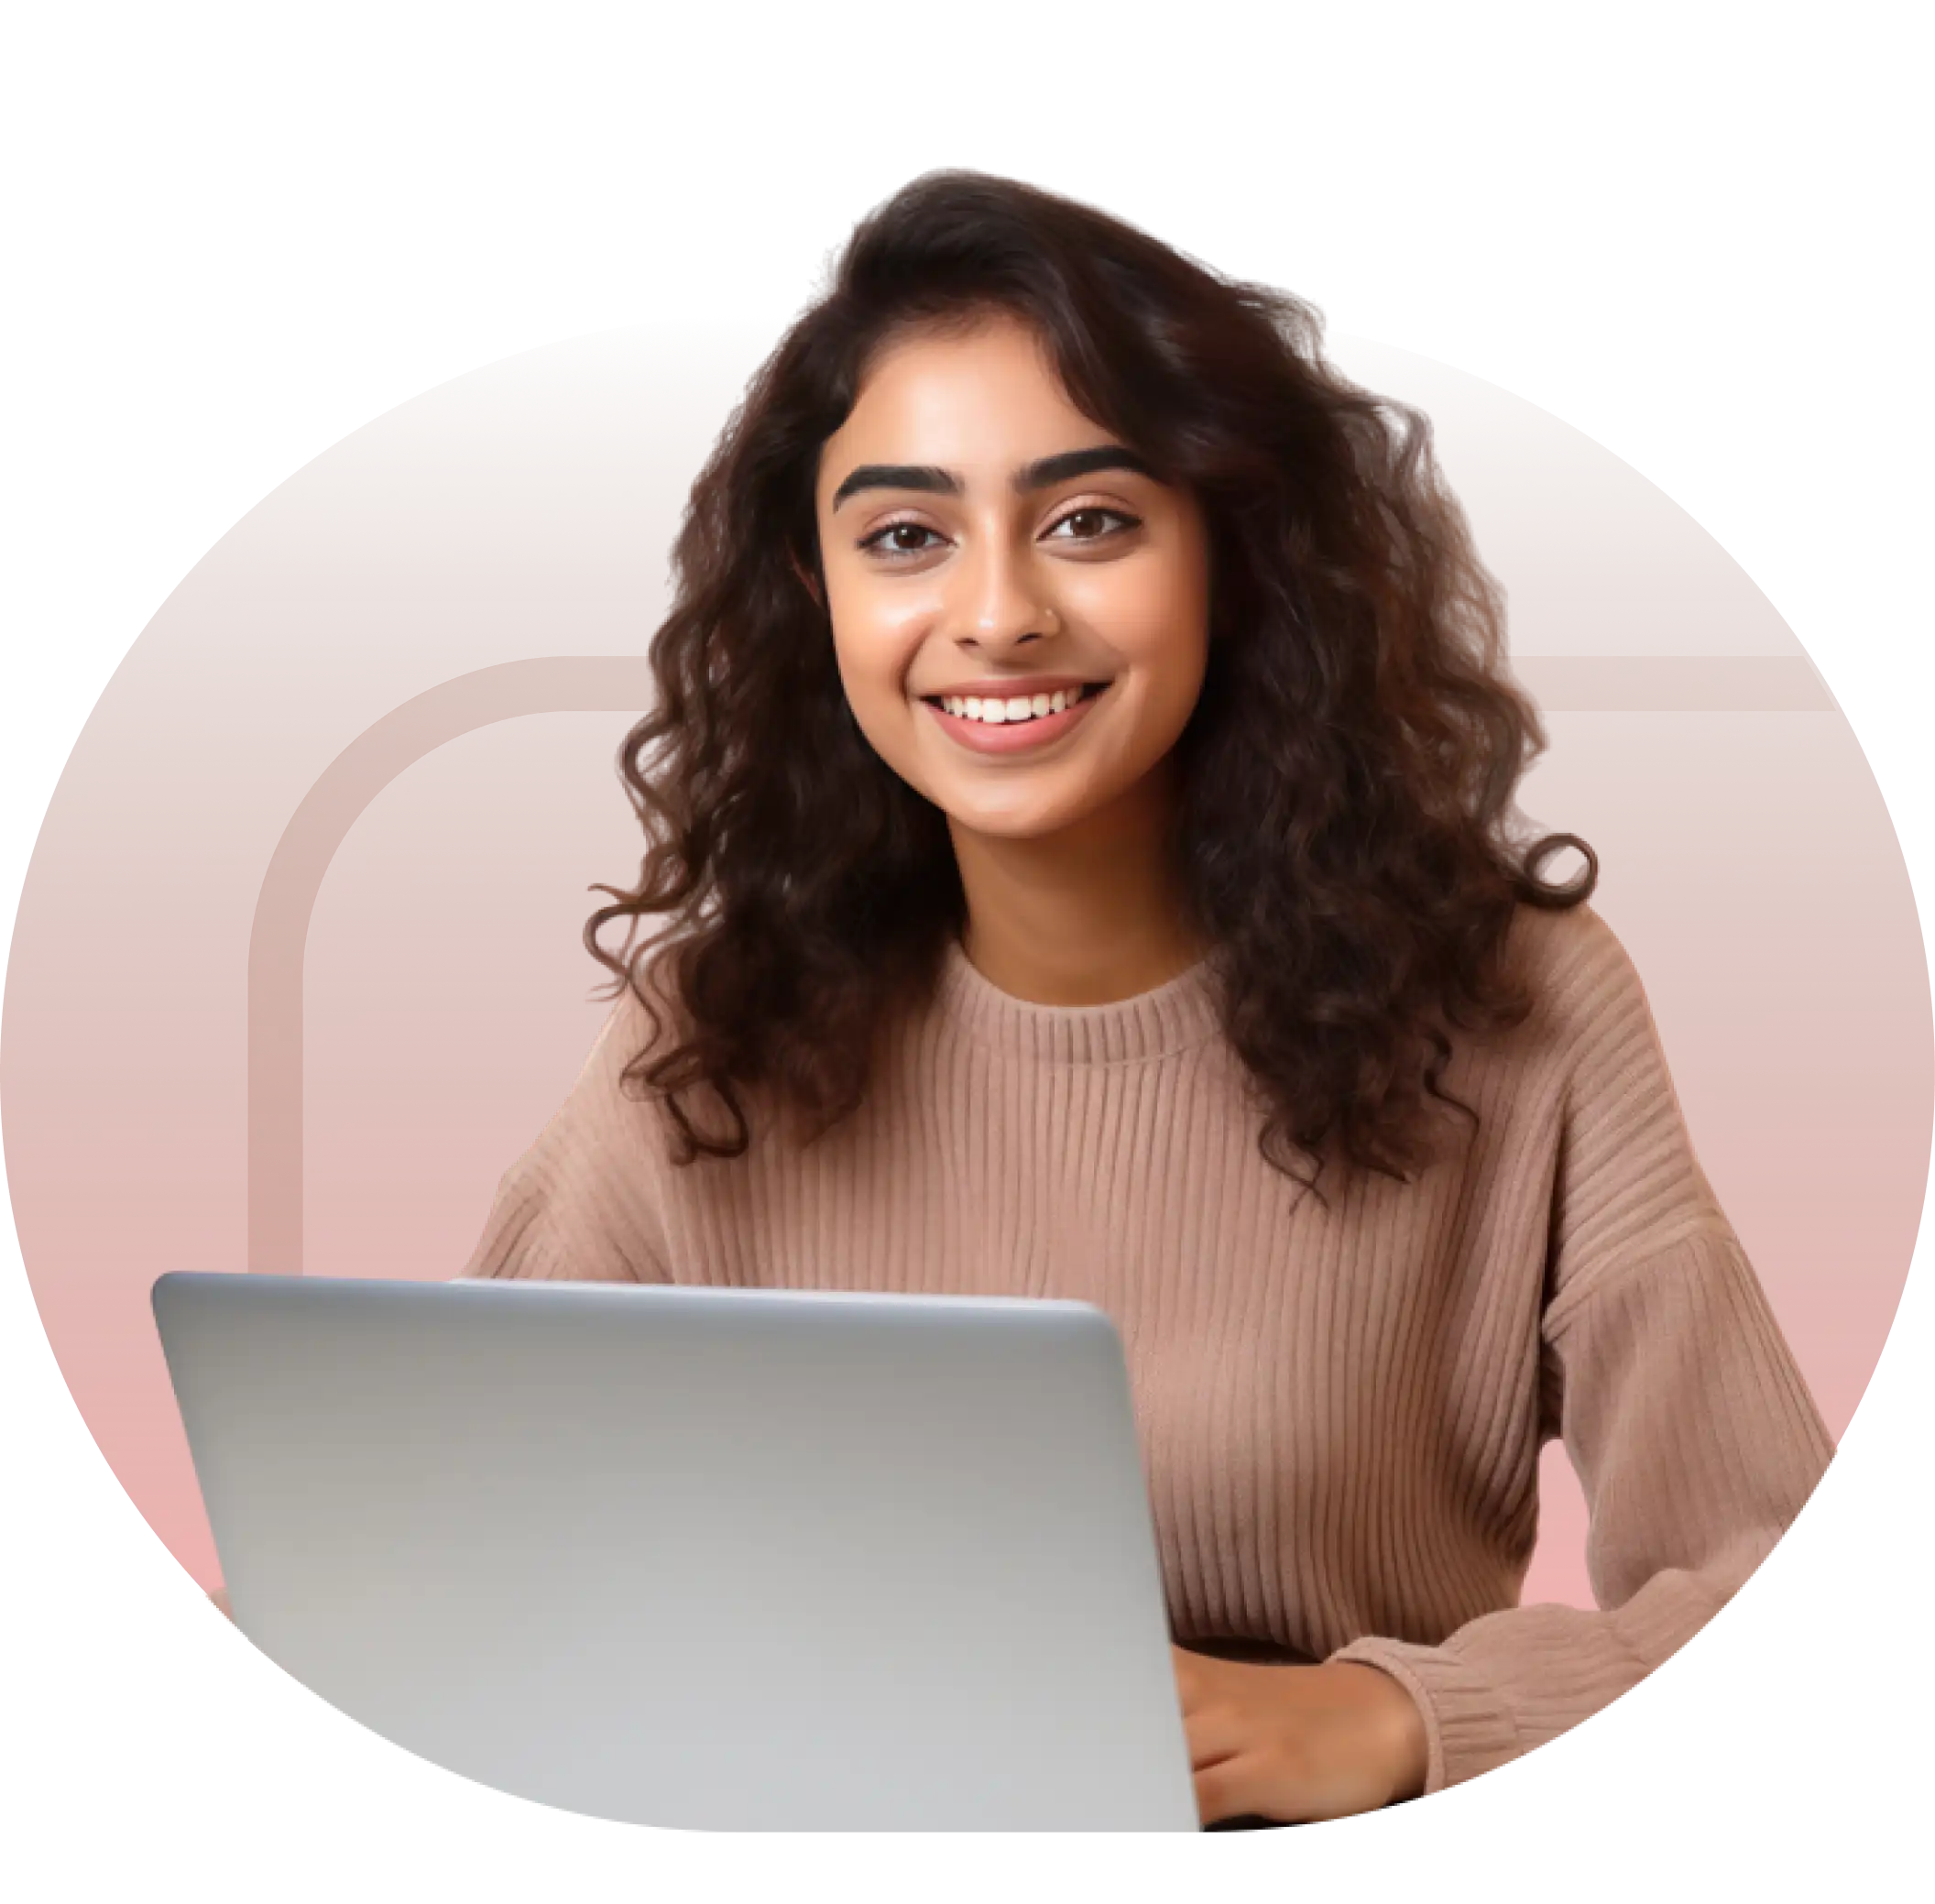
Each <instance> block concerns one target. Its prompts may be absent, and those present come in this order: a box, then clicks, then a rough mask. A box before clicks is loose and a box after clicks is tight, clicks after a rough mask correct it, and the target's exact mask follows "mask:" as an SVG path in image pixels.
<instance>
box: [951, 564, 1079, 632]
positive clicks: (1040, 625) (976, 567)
mask: <svg viewBox="0 0 1935 1904" xmlns="http://www.w3.org/2000/svg"><path fill="white" fill-rule="evenodd" d="M951 579H952V580H953V582H954V584H955V587H956V590H957V593H956V595H955V598H954V599H953V600H952V601H951V602H950V603H949V605H948V606H949V609H950V619H951V620H952V622H953V624H954V632H955V639H956V640H957V641H958V642H960V643H961V644H962V645H963V646H972V647H975V648H978V649H979V650H981V651H984V652H999V651H1001V650H1003V649H1007V648H1012V647H1016V646H1018V645H1019V644H1020V643H1022V642H1023V641H1027V640H1033V639H1034V638H1036V637H1038V636H1040V635H1043V634H1045V633H1046V632H1047V631H1048V629H1050V628H1051V627H1052V626H1053V625H1054V614H1053V610H1052V609H1051V608H1050V607H1049V606H1048V604H1047V602H1046V601H1045V599H1044V595H1043V591H1042V590H1041V589H1039V588H1038V587H1035V586H1033V585H1031V577H1030V576H1029V574H1028V573H1027V568H1026V565H1025V564H1024V563H1022V562H1021V561H1018V560H1017V559H1016V558H1015V557H1014V556H1013V555H1011V554H1010V553H1008V552H1007V551H1005V550H996V549H989V548H985V547H984V548H983V549H982V550H981V551H979V552H978V553H977V554H975V555H974V556H973V557H972V558H970V559H969V560H968V561H967V562H963V563H960V564H957V565H956V568H955V572H954V575H953V577H952V578H951Z"/></svg>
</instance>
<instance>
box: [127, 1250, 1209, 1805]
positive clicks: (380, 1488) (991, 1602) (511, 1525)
mask: <svg viewBox="0 0 1935 1904" xmlns="http://www.w3.org/2000/svg"><path fill="white" fill-rule="evenodd" d="M154 1308H155V1317H156V1321H157V1324H158V1326H159V1330H160V1334H161V1340H162V1344H163V1348H164V1351H165V1352H166V1355H167V1358H168V1365H169V1374H170V1376H171V1378H172V1380H173V1383H174V1386H175V1393H176V1396H177V1399H178V1401H179V1403H180V1408H181V1417H182V1421H183V1424H184V1426H185V1428H187V1431H188V1439H189V1444H190V1448H191V1452H192V1454H193V1457H194V1463H195V1470H196V1473H197V1476H198V1478H199V1480H200V1482H201V1485H202V1496H203V1499H204V1502H205V1504H206V1506H207V1510H208V1515H209V1520H210V1523H211V1526H212V1527H213V1533H214V1537H215V1544H216V1548H217V1550H218V1552H219V1553H220V1555H221V1559H222V1564H223V1570H224V1575H225V1578H226V1582H227V1587H228V1593H229V1600H230V1604H231V1606H232V1608H233V1610H234V1614H235V1621H236V1624H237V1625H239V1626H240V1627H241V1628H242V1629H243V1631H244V1632H245V1633H246V1634H247V1635H248V1636H249V1637H250V1638H251V1639H252V1640H253V1641H254V1642H255V1643H256V1644H257V1646H259V1647H261V1648H262V1650H263V1651H264V1652H266V1653H267V1654H268V1656H269V1657H270V1658H273V1659H275V1660H276V1661H277V1662H278V1663H279V1665H281V1666H282V1667H284V1668H285V1669H287V1670H288V1671H289V1672H290V1673H291V1674H292V1675H294V1677H296V1678H297V1679H298V1680H301V1681H302V1682H303V1684H305V1685H307V1686H308V1687H310V1688H311V1689H312V1690H313V1691H316V1692H317V1693H319V1694H320V1695H322V1697H323V1698H325V1699H327V1700H329V1701H330V1702H332V1703H333V1704H334V1705H336V1706H337V1707H339V1708H340V1709H341V1710H343V1711H344V1712H345V1713H349V1714H350V1715H351V1716H352V1717H354V1718H355V1719H357V1720H360V1721H361V1722H362V1723H365V1724H366V1725H368V1726H369V1727H371V1728H372V1729H373V1730H375V1731H377V1732H378V1733H381V1734H384V1735H385V1736H386V1737H388V1738H390V1739H392V1740H394V1741H395V1742H396V1743H398V1744H399V1745H404V1746H406V1747H408V1748H409V1749H410V1750H411V1751H413V1752H417V1753H420V1754H421V1756H424V1757H426V1758H429V1759H432V1760H433V1761H435V1762H436V1763H438V1764H441V1765H443V1766H446V1767H450V1768H451V1769H453V1770H454V1771H457V1772H460V1773H463V1774H464V1775H465V1776H466V1777H469V1778H476V1779H478V1780H480V1781H482V1782H484V1783H486V1784H489V1785H493V1786H497V1787H498V1788H500V1789H504V1790H506V1791H510V1792H515V1793H518V1794H519V1795H520V1796H523V1797H526V1798H530V1799H535V1800H541V1801H542V1802H545V1803H548V1804H554V1805H559V1806H563V1807H567V1808H569V1809H571V1810H574V1811H586V1812H591V1813H594V1814H597V1815H601V1816H604V1817H608V1818H615V1819H625V1820H629V1821H632V1822H639V1823H644V1824H657V1825H674V1826H685V1827H702V1828H705V1827H709V1828H719V1829H804V1830H814V1829H848V1830H861V1829H890V1830H891V1829H903V1830H973V1829H1010V1830H1026V1829H1069V1830H1179V1831H1194V1830H1196V1829H1197V1813H1196V1806H1195V1798H1194V1789H1193V1786H1192V1782H1191V1778H1190V1772H1189V1764H1188V1755H1187V1748H1186V1743H1185V1740H1184V1735H1183V1730H1182V1722H1181V1718H1180V1715H1179V1713H1178V1710H1177V1702H1176V1694H1175V1680H1174V1675H1173V1671H1172V1668H1171V1663H1170V1657H1169V1636H1168V1630H1167V1624H1166V1619H1165V1615H1164V1603H1163V1593H1162V1585H1161V1577H1160V1573H1159V1570H1158V1568H1157V1564H1156V1555H1155V1545H1154V1537H1153V1528H1152V1525H1151V1519H1150V1514H1149V1505H1148V1496H1147V1493H1146V1489H1145V1484H1144V1480H1143V1475H1142V1463H1141V1458H1140V1454H1139V1450H1138V1447H1137V1442H1136V1438H1135V1431H1134V1427H1133V1421H1132V1417H1131V1406H1130V1396H1129V1386H1128V1379H1127V1374H1126V1371H1125V1368H1124V1364H1123V1359H1122V1351H1121V1342H1120V1340H1119V1338H1118V1337H1117V1335H1116V1332H1115V1330H1114V1328H1113V1326H1112V1324H1111V1323H1110V1321H1109V1319H1107V1317H1106V1316H1104V1315H1103V1314H1102V1313H1101V1311H1099V1309H1096V1308H1092V1307H1090V1306H1088V1305H1087V1304H1083V1303H1075V1302H1061V1301H1038V1300H1023V1299H1003V1298H969V1297H899V1296H874V1295H847V1294H822V1293H814V1294H802V1293H793V1292H784V1291H776V1290H720V1289H688V1288H675V1287H668V1286H611V1285H607V1284H556V1283H550V1284H547V1283H488V1282H478V1283H464V1282H460V1283H453V1284H429V1283H422V1284H420V1283H399V1282H388V1281H374V1280H372V1281H360V1280H331V1279H322V1278H315V1277H279V1276H268V1275H166V1276H163V1277H162V1278H161V1279H160V1280H159V1282H158V1283H157V1284H156V1285H155V1289H154Z"/></svg>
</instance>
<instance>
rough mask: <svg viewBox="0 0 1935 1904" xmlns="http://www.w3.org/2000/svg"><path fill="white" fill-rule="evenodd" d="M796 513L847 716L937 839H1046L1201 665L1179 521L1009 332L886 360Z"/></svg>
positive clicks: (1163, 491)
mask: <svg viewBox="0 0 1935 1904" xmlns="http://www.w3.org/2000/svg"><path fill="white" fill-rule="evenodd" d="M815 507H816V511H817V515H818V520H819V534H820V551H821V566H822V570H823V573H824V574H825V581H826V607H827V610H828V612H829V614H830V616H831V618H832V622H833V639H834V648H835V651H836V656H837V660H838V664H839V670H840V679H841V682H842V684H844V686H845V688H846V692H847V700H848V702H849V703H850V704H851V706H852V708H853V712H854V717H855V718H856V719H857V720H858V723H859V726H860V730H861V732H862V733H864V734H865V735H866V737H867V739H868V740H869V742H870V743H871V744H872V746H873V748H874V749H875V750H876V751H877V752H878V753H879V754H880V758H881V759H882V760H884V761H886V762H887V764H888V765H889V766H890V767H891V768H892V769H893V771H895V772H896V773H898V774H899V775H900V776H901V778H902V780H904V781H906V782H908V784H909V785H910V786H912V787H913V788H914V789H916V790H917V791H918V792H919V793H923V794H924V795H925V796H926V797H927V798H928V799H929V800H932V801H933V802H934V803H935V804H936V805H937V806H939V807H940V808H941V809H942V810H943V812H945V813H946V815H948V818H949V820H950V821H951V822H952V823H953V824H954V826H957V827H966V828H968V829H969V830H971V831H973V832H976V833H981V834H987V835H990V836H998V837H1004V838H1011V839H1022V838H1038V837H1045V836H1048V835H1051V834H1055V833H1059V832H1061V831H1063V830H1064V829H1065V828H1068V827H1073V826H1080V825H1082V824H1083V823H1085V822H1088V821H1089V820H1092V819H1096V818H1098V817H1099V816H1100V815H1104V814H1106V812H1107V810H1108V809H1110V807H1111V806H1113V805H1114V804H1116V803H1118V802H1121V801H1122V800H1123V799H1124V796H1125V795H1129V794H1131V793H1132V792H1133V791H1134V790H1136V789H1137V788H1138V787H1140V786H1142V783H1143V782H1145V781H1146V780H1147V778H1148V776H1150V775H1151V774H1152V773H1153V772H1154V771H1156V770H1157V769H1158V768H1160V766H1161V765H1162V763H1163V761H1164V759H1165V758H1166V757H1167V755H1168V754H1169V751H1170V750H1171V749H1172V748H1173V747H1174V746H1175V741H1176V738H1177V736H1178V735H1180V734H1181V732H1182V730H1183V728H1184V726H1185V724H1186V722H1187V721H1188V718H1189V716H1190V713H1191V711H1192V710H1193V709H1194V707H1195V706H1196V702H1197V694H1198V692H1199V691H1200V689H1201V687H1202V682H1203V671H1204V667H1205V664H1206V661H1207V656H1208V619H1209V572H1208V570H1209V564H1208V535H1207V531H1206V529H1205V525H1204V522H1203V519H1202V513H1201V510H1200V509H1199V507H1198V506H1197V502H1196V500H1195V498H1193V496H1191V495H1190V494H1189V493H1188V492H1186V490H1182V489H1176V488H1170V487H1165V486H1164V484H1162V483H1160V482H1158V481H1156V480H1155V478H1154V476H1153V475H1151V474H1149V473H1148V472H1147V471H1146V470H1145V469H1143V468H1142V466H1141V465H1140V464H1139V463H1138V461H1137V459H1136V458H1135V457H1133V456H1132V455H1131V454H1130V453H1129V452H1128V451H1127V450H1126V449H1125V448H1124V446H1123V445H1122V444H1121V443H1116V442H1114V441H1113V440H1112V439H1111V438H1110V433H1109V432H1107V431H1106V430H1103V429H1101V428H1100V427H1099V426H1098V425H1097V424H1095V423H1093V422H1091V421H1089V420H1088V418H1087V417H1085V416H1084V415H1083V414H1082V413H1081V411H1080V410H1077V409H1076V407H1075V405H1074V404H1073V403H1071V402H1070V401H1069V399H1068V396H1067V393H1066V391H1065V390H1064V389H1063V388H1062V386H1061V384H1060V382H1059V381H1058V380H1057V378H1056V377H1055V373H1054V371H1053V369H1052V368H1051V367H1050V366H1049V364H1048V362H1047V360H1046V358H1045V356H1044V354H1043V351H1042V349H1041V347H1040V345H1038V343H1037V341H1036V338H1035V336H1034V334H1033V332H1032V331H1030V330H1028V329H1027V328H1026V327H1024V326H1023V325H1022V323H1019V322H1018V321H1016V320H1014V319H1012V318H1008V317H990V318H989V319H988V320H987V321H985V322H984V323H981V324H979V325H978V327H977V328H976V329H975V330H973V331H972V332H970V333H968V334H965V335H961V334H956V335H948V334H942V333H928V332H917V333H913V334H909V335H907V336H904V337H902V338H901V339H899V340H897V341H896V342H894V343H893V344H892V345H890V346H888V347H887V348H886V349H885V350H884V351H883V352H882V353H881V354H880V356H879V358H878V359H877V360H876V362H875V364H874V366H873V367H872V369H871V370H870V372H869V375H868V377H867V378H866V381H865V383H864V384H863V386H862V388H861V390H860V394H859V398H858V401H857V402H856V403H855V405H854V408H853V411H852V414H851V415H850V416H848V418H847V421H846V422H845V423H844V424H843V425H842V426H841V427H840V429H839V430H838V431H837V432H836V433H835V434H834V435H833V436H832V437H830V438H829V439H828V440H827V442H826V444H825V450H824V452H823V454H822V455H821V458H820V468H819V478H818V482H817V485H816V490H815ZM1024 707H1025V712H1024ZM1144 791H1145V792H1146V789H1145V790H1144Z"/></svg>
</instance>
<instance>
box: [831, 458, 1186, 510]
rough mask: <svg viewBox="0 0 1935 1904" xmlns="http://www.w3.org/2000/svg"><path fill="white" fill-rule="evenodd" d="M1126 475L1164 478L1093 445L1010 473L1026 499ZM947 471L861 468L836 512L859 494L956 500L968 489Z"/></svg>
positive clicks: (921, 466)
mask: <svg viewBox="0 0 1935 1904" xmlns="http://www.w3.org/2000/svg"><path fill="white" fill-rule="evenodd" d="M1102 469H1126V470H1129V471H1131V472H1132V473H1133V474H1134V475H1136V476H1147V477H1148V478H1149V479H1150V481H1151V482H1160V481H1161V480H1162V478H1161V477H1160V476H1157V475H1156V473H1155V471H1154V470H1153V469H1152V468H1151V467H1150V466H1149V464H1148V463H1147V461H1146V460H1145V459H1144V458H1142V457H1141V456H1139V455H1137V454H1136V453H1135V452H1134V451H1133V450H1131V449H1130V448H1129V447H1128V446H1127V445H1126V444H1123V443H1097V444H1096V445H1095V446H1094V447H1093V448H1092V449H1086V450H1061V451H1058V452H1057V453H1056V454H1055V455H1053V456H1043V457H1041V458H1039V459H1038V460H1037V461H1035V462H1033V463H1030V464H1027V465H1024V466H1023V467H1022V468H1021V469H1018V470H1016V471H1015V473H1014V476H1013V487H1014V491H1015V494H1016V495H1018V496H1025V495H1027V494H1028V493H1029V491H1030V490H1033V489H1045V488H1047V487H1048V486H1049V485H1050V484H1051V483H1066V482H1068V481H1070V480H1071V479H1072V478H1074V477H1076V476H1091V475H1093V474H1094V473H1095V472H1096V471H1097V470H1102ZM966 487H967V486H966V485H965V484H964V483H963V482H962V480H961V478H960V477H959V476H957V474H956V473H955V472H954V471H953V470H951V469H942V468H940V467H938V466H937V465H935V464H932V463H863V464H861V465H860V466H859V467H858V469H856V470H855V471H854V472H853V474H852V475H851V476H848V477H847V480H846V481H845V482H843V483H842V484H841V485H840V487H838V488H837V489H836V490H835V491H834V492H833V504H832V507H833V508H834V509H838V508H839V506H840V505H841V504H842V503H843V502H845V501H846V500H847V498H848V497H849V496H857V495H858V494H859V492H860V491H861V490H862V489H919V490H922V491H924V492H925V493H926V494H928V495H930V496H958V495H960V494H961V493H962V491H963V490H964V489H965V488H966Z"/></svg>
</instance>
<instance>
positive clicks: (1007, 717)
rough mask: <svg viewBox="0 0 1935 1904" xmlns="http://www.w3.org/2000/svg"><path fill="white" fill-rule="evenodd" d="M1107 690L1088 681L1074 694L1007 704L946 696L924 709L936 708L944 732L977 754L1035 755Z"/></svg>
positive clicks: (1034, 697) (1016, 697)
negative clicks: (1037, 750) (1035, 752)
mask: <svg viewBox="0 0 1935 1904" xmlns="http://www.w3.org/2000/svg"><path fill="white" fill-rule="evenodd" d="M1108 686H1109V684H1108V683H1107V682H1106V681H1099V682H1090V683H1088V684H1087V685H1086V686H1084V687H1082V688H1079V689H1077V690H1075V691H1073V693H1072V695H1071V694H1062V693H1056V694H1054V695H1032V696H1022V695H1013V696H1011V697H1010V698H1009V699H1007V700H1005V701H1001V700H992V699H989V700H984V699H982V698H980V697H979V696H978V695H968V696H965V697H964V696H961V695H943V696H941V697H940V698H938V699H935V700H930V701H926V702H924V704H923V705H924V706H928V707H931V708H932V709H933V710H934V716H935V719H936V720H937V721H939V723H940V725H941V731H942V732H943V733H945V734H946V735H947V737H948V738H949V739H952V740H954V741H957V743H958V744H959V745H961V746H963V747H965V748H968V749H969V750H971V751H973V752H975V753H980V754H1011V753H1022V752H1030V753H1032V752H1033V750H1035V749H1036V748H1040V747H1046V746H1048V745H1049V744H1050V743H1051V742H1053V741H1055V740H1057V739H1060V738H1061V736H1063V735H1064V734H1066V733H1068V732H1070V731H1072V730H1073V729H1074V728H1076V727H1077V726H1079V725H1080V723H1081V721H1082V720H1083V718H1084V717H1086V716H1087V714H1088V709H1089V708H1090V707H1091V706H1093V705H1094V704H1095V702H1096V700H1097V699H1098V697H1099V695H1102V694H1103V693H1104V692H1105V691H1106V690H1107V688H1108Z"/></svg>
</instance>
